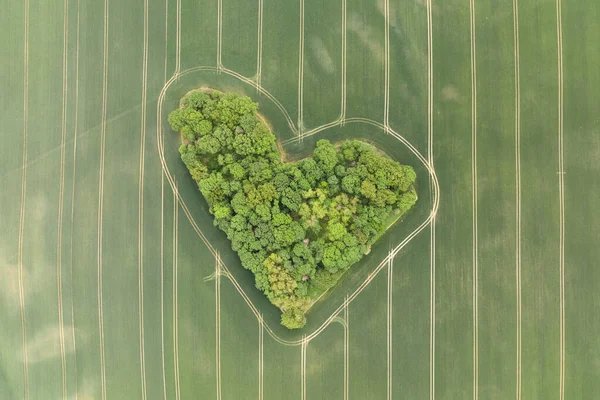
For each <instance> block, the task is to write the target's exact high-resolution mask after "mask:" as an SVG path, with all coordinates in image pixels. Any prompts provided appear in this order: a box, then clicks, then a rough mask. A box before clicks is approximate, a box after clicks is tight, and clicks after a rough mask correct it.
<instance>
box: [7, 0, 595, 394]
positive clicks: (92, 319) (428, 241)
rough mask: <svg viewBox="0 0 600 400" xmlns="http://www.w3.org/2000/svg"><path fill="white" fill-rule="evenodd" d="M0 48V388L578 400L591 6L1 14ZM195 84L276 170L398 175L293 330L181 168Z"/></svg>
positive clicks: (585, 276) (588, 268) (535, 1)
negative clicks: (363, 237) (244, 112)
mask: <svg viewBox="0 0 600 400" xmlns="http://www.w3.org/2000/svg"><path fill="white" fill-rule="evenodd" d="M0 33H1V36H0V37H2V39H3V42H4V43H3V51H2V53H1V55H0V59H1V61H2V66H1V67H0V82H1V85H2V90H3V92H4V94H3V96H2V98H1V100H0V104H1V107H0V109H1V111H0V127H1V128H0V129H1V135H2V137H1V139H2V142H1V143H2V145H1V146H0V185H1V187H2V191H0V223H1V227H2V229H1V230H0V326H1V329H0V399H9V400H12V399H26V400H29V399H32V400H33V399H44V400H45V399H101V400H106V399H142V400H147V399H177V400H179V399H195V398H200V399H217V400H221V399H232V400H233V399H236V400H237V399H258V400H282V399H300V400H307V399H340V400H348V399H357V400H358V399H360V400H363V399H375V400H379V399H388V400H389V399H392V398H395V399H430V400H433V399H436V398H437V399H457V400H464V399H474V400H478V399H482V400H483V399H502V400H504V399H511V398H516V399H517V400H521V399H527V400H529V399H554V398H556V399H559V400H564V399H594V398H597V397H598V393H600V336H598V331H600V317H598V315H599V314H600V313H599V311H598V310H600V269H598V266H599V265H600V248H599V246H598V245H597V241H598V238H599V237H600V217H599V216H598V215H599V214H598V213H597V207H598V204H599V203H598V197H599V196H598V194H600V179H599V178H598V176H599V173H600V117H599V115H598V110H600V95H599V94H598V88H599V87H600V68H598V65H600V51H599V49H598V45H597V44H598V43H599V42H600V3H599V2H598V1H595V0H578V1H564V2H563V1H562V0H512V1H504V2H498V1H492V0H446V1H438V0H409V1H400V0H368V1H367V0H322V1H306V0H293V1H291V0H279V1H274V0H252V1H241V0H196V1H191V0H165V1H161V0H158V1H149V0H143V1H136V2H134V1H131V0H122V1H120V2H118V1H114V0H103V1H96V2H94V1H85V0H63V1H60V0H24V2H9V1H5V2H3V4H2V15H1V16H0ZM199 86H211V87H215V88H218V89H220V90H233V91H236V92H239V93H245V94H248V95H250V96H251V97H252V98H253V99H255V100H256V101H258V102H259V103H260V108H261V112H262V113H263V115H264V116H265V117H266V118H267V119H268V121H269V123H270V124H271V125H272V127H273V129H274V132H275V134H276V135H277V136H278V138H280V140H281V143H282V146H283V147H284V149H285V151H286V152H287V154H288V155H289V157H290V158H291V159H294V158H299V157H302V156H305V155H307V154H309V153H310V152H311V150H312V149H313V147H314V145H315V143H316V141H317V140H318V139H321V138H328V139H330V140H332V141H336V140H342V139H345V138H359V139H365V140H369V141H371V142H373V143H375V144H376V145H378V146H379V147H381V148H383V149H384V150H385V151H386V152H387V153H388V154H390V155H391V156H392V157H394V158H397V159H398V160H400V161H402V162H405V163H408V164H411V165H414V166H415V167H416V170H417V174H418V182H419V188H418V191H419V196H420V201H419V203H418V205H417V207H416V209H415V210H414V211H413V212H411V213H410V214H409V215H408V216H407V217H406V218H405V220H404V221H403V222H402V223H401V224H399V225H397V226H395V227H393V228H392V229H391V230H390V231H389V232H388V233H387V234H386V235H385V236H384V237H383V238H382V239H381V240H380V242H379V243H378V244H377V245H376V246H375V247H374V248H373V251H372V252H371V254H370V255H369V256H367V257H365V259H364V260H363V261H361V263H360V264H359V265H357V266H355V267H353V269H352V272H351V273H350V274H349V275H348V276H347V277H346V278H345V279H344V281H343V282H342V284H341V285H340V286H339V287H338V288H337V289H336V290H334V291H333V292H332V293H330V294H329V295H328V296H327V297H326V298H325V299H324V301H322V302H321V303H319V304H317V305H315V306H314V307H313V309H312V310H311V313H310V315H309V323H308V325H307V326H306V327H305V328H304V329H303V330H301V331H300V332H287V331H285V329H284V328H282V327H280V326H279V323H278V314H279V313H278V310H275V309H273V307H272V306H271V305H270V304H269V303H268V301H267V300H266V299H265V298H264V297H263V295H262V293H260V292H258V291H257V290H256V289H254V287H253V278H252V275H251V274H250V273H249V272H248V271H245V270H243V269H242V268H241V266H240V263H239V260H238V259H237V256H236V255H235V253H233V252H232V251H231V250H230V249H229V244H228V243H227V242H226V241H225V239H224V235H223V234H222V233H221V232H220V231H218V230H217V228H215V227H213V226H212V218H211V216H210V215H209V214H208V212H207V205H206V203H205V202H204V200H203V199H202V197H201V195H200V193H199V192H198V190H197V188H195V187H194V185H193V181H192V180H191V178H189V177H188V174H187V171H186V169H185V167H184V166H183V164H182V163H181V162H179V154H178V152H177V137H176V135H175V134H173V133H172V132H171V131H170V130H169V129H168V124H167V123H166V116H167V114H168V112H169V111H170V110H171V109H173V108H174V107H175V106H176V105H177V102H178V100H179V98H180V97H181V96H182V95H183V94H184V93H186V92H187V91H189V90H191V89H193V88H196V87H199Z"/></svg>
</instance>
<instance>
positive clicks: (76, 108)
mask: <svg viewBox="0 0 600 400" xmlns="http://www.w3.org/2000/svg"><path fill="white" fill-rule="evenodd" d="M79 31H80V12H79V0H77V35H76V38H75V110H74V111H75V115H74V127H73V169H72V172H71V175H72V177H71V179H72V182H71V220H70V235H71V236H70V238H69V242H70V243H69V277H70V286H71V288H72V289H71V290H73V287H74V286H73V237H74V235H73V229H74V227H75V178H76V176H77V175H76V172H77V168H76V167H77V131H78V129H79V47H80V46H79ZM74 297H75V296H74V293H72V295H71V339H72V340H73V361H74V370H75V376H77V340H76V337H75V301H74ZM74 397H75V400H77V399H78V398H79V385H78V383H77V379H75V395H74Z"/></svg>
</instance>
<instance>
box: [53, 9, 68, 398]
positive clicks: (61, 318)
mask: <svg viewBox="0 0 600 400" xmlns="http://www.w3.org/2000/svg"><path fill="white" fill-rule="evenodd" d="M68 10H69V9H68V0H64V1H63V60H62V84H63V85H62V86H63V87H62V111H61V139H60V172H59V189H58V221H57V228H56V232H57V239H56V284H57V296H58V298H57V306H58V334H59V339H60V367H61V387H62V397H63V399H66V398H67V359H66V352H65V325H64V316H63V293H62V233H63V232H62V230H63V221H62V220H63V209H64V192H65V147H66V146H65V142H66V138H67V94H68V93H67V80H68V72H67V71H68V69H67V56H68V44H69V32H68V22H69V11H68Z"/></svg>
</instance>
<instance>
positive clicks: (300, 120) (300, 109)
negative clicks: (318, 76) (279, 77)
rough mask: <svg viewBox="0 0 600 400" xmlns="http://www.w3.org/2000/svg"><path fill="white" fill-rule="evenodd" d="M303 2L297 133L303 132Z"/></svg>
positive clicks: (301, 5) (302, 3)
mask: <svg viewBox="0 0 600 400" xmlns="http://www.w3.org/2000/svg"><path fill="white" fill-rule="evenodd" d="M303 119H304V0H300V44H299V47H298V131H299V137H300V138H302V137H303V131H304V122H303Z"/></svg>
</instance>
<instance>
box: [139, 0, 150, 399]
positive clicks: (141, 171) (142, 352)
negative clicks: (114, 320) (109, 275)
mask: <svg viewBox="0 0 600 400" xmlns="http://www.w3.org/2000/svg"><path fill="white" fill-rule="evenodd" d="M147 83H148V0H144V47H143V57H142V96H141V97H142V98H141V102H142V110H141V123H140V156H139V175H138V249H137V250H138V324H139V342H140V376H141V385H142V400H146V390H147V389H146V353H145V338H144V164H145V151H146V100H147Z"/></svg>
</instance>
